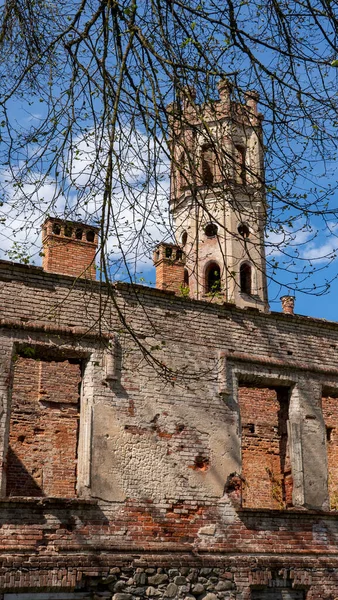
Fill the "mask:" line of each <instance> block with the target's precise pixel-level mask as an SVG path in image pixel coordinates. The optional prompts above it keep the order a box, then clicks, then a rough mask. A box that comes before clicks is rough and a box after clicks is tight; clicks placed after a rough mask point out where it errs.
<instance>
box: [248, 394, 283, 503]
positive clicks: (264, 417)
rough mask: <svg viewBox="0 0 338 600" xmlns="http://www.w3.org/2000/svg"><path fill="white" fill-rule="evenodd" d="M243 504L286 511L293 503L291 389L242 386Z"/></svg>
mask: <svg viewBox="0 0 338 600" xmlns="http://www.w3.org/2000/svg"><path fill="white" fill-rule="evenodd" d="M238 399H239V405H240V411H241V421H242V477H243V484H242V503H243V506H245V507H248V508H274V509H281V508H285V506H288V505H290V504H291V503H292V479H291V465H290V459H289V452H288V440H287V419H288V390H287V389H283V388H279V389H273V388H255V387H246V386H240V388H239V394H238Z"/></svg>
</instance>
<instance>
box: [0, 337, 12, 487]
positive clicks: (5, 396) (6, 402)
mask: <svg viewBox="0 0 338 600" xmlns="http://www.w3.org/2000/svg"><path fill="white" fill-rule="evenodd" d="M1 352H2V360H1V364H0V465H3V467H5V463H6V456H7V450H8V439H9V424H10V417H11V394H12V385H11V384H12V360H13V341H12V340H11V339H10V338H7V337H5V336H4V337H1ZM3 467H2V468H0V494H1V496H2V497H3V496H5V495H6V469H5V468H3Z"/></svg>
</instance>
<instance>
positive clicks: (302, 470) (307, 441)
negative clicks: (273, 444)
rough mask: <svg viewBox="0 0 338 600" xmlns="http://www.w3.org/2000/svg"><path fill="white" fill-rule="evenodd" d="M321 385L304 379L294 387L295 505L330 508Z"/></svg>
mask: <svg viewBox="0 0 338 600" xmlns="http://www.w3.org/2000/svg"><path fill="white" fill-rule="evenodd" d="M321 394H322V386H321V385H320V384H319V383H318V382H317V381H314V380H308V379H305V378H301V379H300V380H299V381H298V383H297V384H296V385H295V387H294V388H293V391H292V394H291V400H290V410H289V443H290V454H291V464H292V476H293V504H294V505H295V506H304V507H306V508H312V509H317V510H326V509H328V508H329V496H328V468H327V454H326V429H325V423H324V419H323V414H322V410H321Z"/></svg>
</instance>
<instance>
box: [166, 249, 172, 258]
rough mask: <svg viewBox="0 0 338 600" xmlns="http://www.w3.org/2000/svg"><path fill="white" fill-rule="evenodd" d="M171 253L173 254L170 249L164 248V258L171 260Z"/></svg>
mask: <svg viewBox="0 0 338 600" xmlns="http://www.w3.org/2000/svg"><path fill="white" fill-rule="evenodd" d="M172 253H173V250H172V248H166V249H165V257H166V258H171V257H172Z"/></svg>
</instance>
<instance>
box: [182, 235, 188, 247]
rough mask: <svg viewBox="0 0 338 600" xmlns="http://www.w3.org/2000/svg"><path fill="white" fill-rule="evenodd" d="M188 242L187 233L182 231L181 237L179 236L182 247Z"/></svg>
mask: <svg viewBox="0 0 338 600" xmlns="http://www.w3.org/2000/svg"><path fill="white" fill-rule="evenodd" d="M187 240H188V233H187V232H186V231H183V233H182V236H181V244H182V246H185V245H186V243H187Z"/></svg>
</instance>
